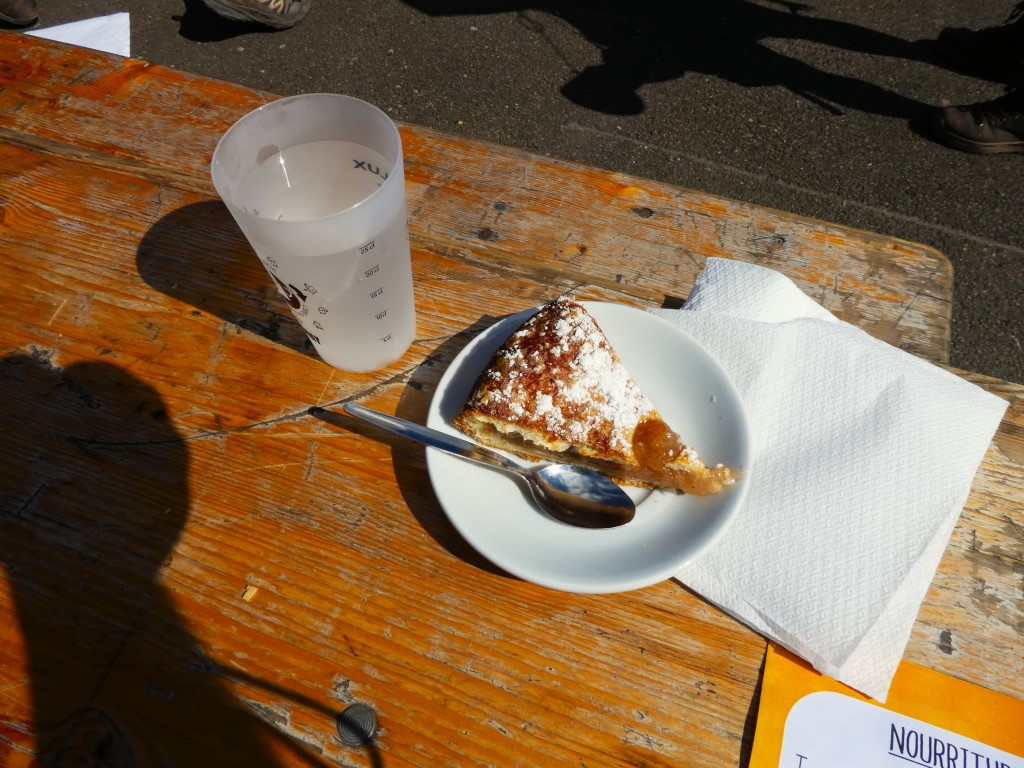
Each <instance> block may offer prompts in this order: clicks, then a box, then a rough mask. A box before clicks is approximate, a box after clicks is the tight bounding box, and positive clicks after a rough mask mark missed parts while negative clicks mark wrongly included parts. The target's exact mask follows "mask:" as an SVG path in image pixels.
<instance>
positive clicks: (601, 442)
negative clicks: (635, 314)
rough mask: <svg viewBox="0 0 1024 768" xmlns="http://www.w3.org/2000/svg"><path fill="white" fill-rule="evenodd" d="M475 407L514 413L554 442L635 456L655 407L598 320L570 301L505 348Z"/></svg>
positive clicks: (537, 318) (544, 313)
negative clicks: (638, 432)
mask: <svg viewBox="0 0 1024 768" xmlns="http://www.w3.org/2000/svg"><path fill="white" fill-rule="evenodd" d="M470 405H471V406H472V407H474V408H477V409H479V410H481V411H484V412H487V413H490V414H492V415H495V416H499V417H507V416H514V417H515V419H516V421H517V422H518V423H520V424H522V425H523V426H526V427H529V428H531V429H537V430H540V431H542V432H544V433H545V434H546V435H548V436H549V438H551V439H552V442H555V443H563V442H564V443H567V444H569V445H575V446H593V447H594V448H598V449H601V450H603V451H611V452H613V453H617V454H619V455H623V456H629V455H631V453H632V448H631V441H632V435H633V431H634V429H635V428H636V425H637V424H638V423H640V421H641V420H642V418H643V417H644V415H645V414H648V413H652V412H653V411H654V407H653V405H652V404H651V402H650V401H649V400H648V399H647V398H646V397H645V396H644V394H643V393H642V392H641V391H640V389H639V387H638V386H637V385H636V384H635V383H634V382H633V380H632V379H631V378H630V376H629V374H628V372H627V371H626V369H625V367H624V366H623V365H622V363H621V362H620V361H619V359H618V356H617V355H616V354H615V352H614V350H613V349H612V348H611V346H610V345H609V344H608V341H607V339H606V338H605V336H604V333H603V332H602V331H601V329H600V328H599V327H598V325H597V323H596V322H595V321H594V319H593V317H592V316H591V315H590V314H589V313H588V312H587V311H586V310H585V309H584V308H583V307H582V306H581V305H579V304H577V303H575V302H572V301H570V300H568V299H562V300H558V301H555V302H553V303H551V304H549V305H547V306H546V307H544V308H543V309H542V310H541V311H540V312H538V313H537V314H536V315H534V316H533V318H531V319H530V320H529V321H527V323H526V324H524V326H523V327H522V328H520V329H519V330H518V331H516V332H515V333H514V334H513V335H512V336H511V337H510V338H509V340H508V341H507V342H506V344H505V346H504V347H503V348H502V349H501V350H499V351H498V352H497V353H496V355H495V359H494V361H493V364H492V365H491V366H490V367H489V368H488V370H487V372H486V373H485V374H484V377H483V379H482V381H481V382H480V383H479V385H478V387H477V389H476V391H475V393H474V395H473V396H471V402H470Z"/></svg>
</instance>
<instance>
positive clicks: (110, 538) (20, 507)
mask: <svg viewBox="0 0 1024 768" xmlns="http://www.w3.org/2000/svg"><path fill="white" fill-rule="evenodd" d="M30 349H31V354H18V355H10V356H8V357H5V358H3V359H2V360H0V399H2V401H3V403H4V407H3V408H2V409H0V444H2V449H3V456H4V462H3V464H2V469H0V472H2V477H3V482H2V484H0V489H2V492H0V499H2V507H0V568H2V569H3V570H4V572H5V573H6V580H7V584H8V585H9V590H10V596H11V599H12V600H13V606H14V615H15V618H16V621H17V627H18V629H19V630H20V634H21V637H22V638H23V642H24V649H25V650H24V654H25V658H26V660H27V670H26V672H27V677H28V680H27V683H26V684H27V685H28V686H30V689H31V691H30V692H31V702H32V707H33V711H32V713H31V715H30V717H31V721H30V722H27V723H23V724H19V723H11V722H9V723H8V726H9V727H13V728H14V730H13V731H11V730H9V731H8V734H9V735H10V734H12V733H17V732H18V731H19V730H20V729H22V728H24V729H26V730H22V731H21V732H22V733H23V734H24V733H26V732H27V733H34V734H35V736H36V739H37V749H38V754H39V756H40V764H43V765H47V766H59V767H61V768H63V766H82V765H102V766H107V767H108V768H127V767H128V766H131V767H132V768H134V767H135V766H150V765H154V766H155V765H160V766H183V767H185V766H187V767H188V768H226V767H228V766H245V767H246V768H264V767H267V768H269V767H270V766H274V765H278V764H280V763H279V761H278V759H276V758H275V754H276V755H280V754H282V750H283V751H285V752H288V753H290V754H291V755H292V756H293V757H294V758H295V759H294V760H293V761H291V762H290V764H307V765H325V764H327V762H326V761H325V760H324V759H323V758H322V757H320V756H319V755H316V754H314V753H313V752H312V751H311V750H310V749H309V748H308V747H306V746H305V745H303V744H300V743H298V742H296V741H294V740H292V739H291V738H290V737H289V736H288V735H286V734H285V733H283V732H282V731H281V730H279V729H278V728H275V727H273V726H272V725H270V724H268V723H267V722H264V720H263V719H261V718H259V717H257V715H256V714H254V712H253V711H252V710H251V709H248V708H247V707H246V706H245V705H243V703H242V702H241V701H240V700H239V699H238V698H237V697H236V696H235V695H234V694H233V693H232V692H231V691H230V690H229V688H228V686H227V680H228V679H229V678H231V679H235V680H237V681H239V682H241V683H242V684H245V685H248V686H250V687H258V688H260V689H262V690H263V691H264V692H265V693H269V694H270V696H271V697H273V700H275V701H280V702H281V703H282V706H289V707H292V706H294V707H305V708H313V711H318V710H319V713H320V714H321V715H322V716H323V717H324V718H325V721H326V722H327V723H332V722H333V720H332V718H333V717H334V716H335V715H336V713H334V712H327V711H324V710H323V708H322V707H319V706H318V705H317V704H316V703H315V702H310V701H307V700H304V699H303V698H302V697H301V696H296V695H295V694H293V693H291V692H289V691H287V690H286V689H284V688H281V687H279V686H277V685H276V684H274V683H270V682H267V681H263V680H259V679H256V678H253V677H251V676H247V675H245V674H244V673H238V672H232V671H231V670H228V669H224V668H223V667H221V666H220V665H219V664H218V663H217V661H216V660H215V659H211V658H209V657H208V656H207V655H206V653H205V652H204V650H203V648H202V646H201V644H200V642H199V641H198V639H197V638H196V637H195V636H194V635H193V634H192V633H191V632H190V631H189V628H188V627H187V626H186V625H185V623H184V621H183V618H182V617H181V615H179V613H178V611H177V609H176V607H175V598H174V597H173V596H172V594H171V593H170V592H169V591H168V590H167V588H166V587H165V586H164V585H163V584H162V583H161V581H160V576H161V572H162V571H163V570H164V569H165V567H166V566H168V564H169V563H170V562H171V561H172V559H173V558H174V556H175V546H176V544H177V542H178V539H179V537H180V536H181V533H182V530H183V529H184V527H185V523H186V519H187V516H188V514H189V504H190V489H189V449H188V443H187V441H186V440H184V439H183V438H182V436H181V435H180V434H179V433H178V432H177V430H176V429H175V428H174V426H173V425H172V424H171V423H170V421H169V420H168V416H167V413H166V411H165V407H164V404H163V402H162V400H161V397H160V396H159V394H158V393H157V392H156V391H155V390H154V389H152V388H151V387H150V386H149V385H147V384H146V383H145V382H143V381H141V380H140V379H138V378H136V377H135V376H133V375H132V374H131V373H129V372H128V371H125V370H123V369H121V368H119V367H117V366H114V365H111V364H107V363H103V362H82V363H75V364H73V365H70V366H68V367H62V366H61V365H60V364H59V360H58V359H57V356H56V355H54V353H53V352H52V351H48V350H45V349H43V348H41V347H31V348H30ZM15 653H16V656H15V657H16V658H20V653H19V652H15ZM10 716H11V714H9V717H10ZM16 738H17V737H16ZM22 738H27V737H24V736H23V737H22ZM22 746H24V747H25V748H29V747H31V746H32V744H31V742H27V743H25V744H23V745H22ZM371 746H372V745H371ZM371 758H372V759H373V764H375V765H379V764H380V763H379V756H377V755H376V753H375V750H374V751H371Z"/></svg>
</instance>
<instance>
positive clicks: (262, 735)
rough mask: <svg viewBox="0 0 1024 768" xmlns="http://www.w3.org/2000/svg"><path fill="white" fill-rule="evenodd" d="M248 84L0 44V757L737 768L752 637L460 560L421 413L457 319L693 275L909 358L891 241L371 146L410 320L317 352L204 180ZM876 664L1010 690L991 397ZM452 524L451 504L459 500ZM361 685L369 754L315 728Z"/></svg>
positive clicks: (754, 692) (921, 326)
mask: <svg viewBox="0 0 1024 768" xmlns="http://www.w3.org/2000/svg"><path fill="white" fill-rule="evenodd" d="M269 98H272V97H270V96H269V95H268V94H259V93H254V92H252V91H249V90H246V89H243V88H240V87H237V86H233V85H229V84H226V83H219V82H215V81H210V80H206V79H203V78H196V77H192V76H189V75H186V74H183V73H180V72H175V71H169V70H163V69H161V68H159V67H154V66H151V65H148V64H145V63H143V62H138V61H133V60H123V59H118V58H116V57H107V56H103V55H101V54H95V53H91V52H84V51H80V50H76V49H72V48H69V47H65V46H62V45H59V44H51V43H46V42H44V41H38V40H32V39H29V38H24V37H19V36H14V35H9V34H0V180H2V184H0V249H2V253H3V265H2V267H0V290H2V291H3V295H4V297H5V301H4V305H3V310H2V312H3V323H2V324H0V344H2V352H3V357H4V359H3V360H2V361H0V398H2V399H3V408H2V410H0V414H2V415H0V440H2V442H3V455H4V457H5V460H4V461H3V462H2V463H0V478H2V479H0V489H2V499H3V506H2V514H0V572H2V578H0V616H2V617H3V620H2V621H0V764H3V765H5V766H36V765H43V764H47V762H49V763H50V764H56V765H79V764H92V763H90V762H88V761H89V760H92V761H94V762H95V760H96V759H97V756H102V758H103V760H105V762H104V763H103V764H105V765H112V766H129V765H146V766H148V765H174V766H199V767H200V768H202V767H203V766H234V765H239V766H241V765H245V766H271V765H274V766H277V765H280V766H303V765H343V766H364V765H375V766H376V765H382V766H389V767H391V766H394V767H396V768H397V767H400V766H432V767H433V766H469V765H474V766H475V765H481V766H485V765H494V766H540V765H571V766H588V767H589V768H595V767H596V766H623V765H635V766H670V765H671V766H678V765H688V766H689V765H693V766H696V765H706V766H728V765H744V764H745V763H746V759H747V755H748V753H749V749H750V744H751V740H752V737H753V731H754V724H755V716H756V706H757V699H758V691H759V675H760V668H761V664H762V661H763V656H764V648H765V641H764V639H763V638H762V637H760V636H758V635H756V634H755V633H753V632H751V631H750V630H748V629H746V628H745V627H744V626H743V625H741V624H739V623H737V622H736V621H734V620H733V619H731V618H730V617H728V616H726V615H725V614H723V613H722V612H720V611H718V610H717V609H716V608H715V607H714V606H712V605H710V604H708V603H707V602H706V601H704V600H702V599H701V598H700V597H699V596H697V595H695V594H693V593H691V592H689V591H687V590H686V589H685V588H683V587H681V586H680V585H679V584H678V583H675V582H671V581H668V582H664V583H661V584H658V585H655V586H653V587H649V588H646V589H643V590H637V591H634V592H628V593H623V594H616V595H573V594H566V593H561V592H556V591H552V590H548V589H544V588H541V587H537V586H534V585H531V584H528V583H525V582H523V581H520V580H518V579H515V578H512V577H510V576H509V575H507V574H505V573H503V572H501V571H499V570H498V569H496V568H495V567H494V566H493V565H491V564H490V563H489V562H488V561H487V560H485V559H484V558H482V557H481V556H480V555H479V554H477V553H476V552H475V551H474V550H472V548H470V547H469V545H468V544H467V543H466V542H465V541H463V540H462V539H461V538H460V537H459V535H458V534H457V533H456V531H455V530H454V529H453V528H452V526H451V524H450V523H449V522H448V521H447V518H446V517H445V516H444V514H443V512H442V510H441V508H440V506H439V504H438V502H437V499H436V498H435V496H434V494H433V491H432V489H431V486H430V482H429V479H428V477H427V473H426V470H425V461H424V452H423V450H422V449H420V448H417V447H415V446H411V445H408V444H404V443H401V442H399V441H397V439H392V438H390V437H388V436H386V435H385V434H383V433H381V432H379V431H377V430H374V429H372V428H369V427H364V426H361V425H359V424H356V423H354V422H352V421H351V420H349V419H346V418H345V417H342V416H339V417H338V418H337V419H336V420H332V421H331V422H330V423H329V422H327V421H325V420H324V419H322V418H317V417H315V416H313V415H311V414H310V413H309V409H310V407H311V406H322V407H327V408H332V409H334V410H338V409H339V406H340V404H341V403H343V402H345V401H347V400H359V401H360V402H362V403H364V404H366V405H368V406H370V407H374V408H378V409H380V410H384V411H388V412H394V413H397V414H398V415H400V416H403V417H406V418H409V419H413V420H416V421H420V422H422V421H424V420H425V416H426V409H427V406H428V404H429V402H430V399H431V396H432V393H433V391H434V388H435V387H436V385H437V383H438V381H439V378H440V376H441V375H442V374H443V372H444V371H445V369H446V366H447V365H448V364H449V363H450V362H451V360H452V359H453V358H454V356H455V355H456V354H458V352H459V351H460V350H461V349H462V348H463V347H464V346H465V344H466V343H468V341H469V340H470V339H471V338H473V336H474V335H475V334H476V333H478V332H479V331H480V330H482V329H483V328H485V327H486V326H487V325H489V324H490V323H491V322H493V321H494V320H495V319H497V318H499V317H501V316H504V315H506V314H508V313H512V312H516V311H519V310H521V309H524V308H527V307H530V306H534V305H536V304H538V303H540V302H542V301H544V300H547V299H550V298H552V297H554V296H556V295H558V294H561V293H564V292H568V291H573V292H575V293H577V294H578V295H579V296H580V297H581V298H589V299H601V300H608V301H617V302H623V303H628V304H632V305H635V306H640V307H650V306H658V305H663V304H668V305H674V304H676V303H678V302H679V301H680V300H682V299H684V298H685V296H686V295H687V293H688V291H689V289H690V288H691V286H692V284H693V280H694V278H695V277H696V275H697V273H698V272H699V271H700V268H701V264H702V263H703V260H704V259H705V258H706V257H707V256H710V255H721V256H728V257H732V258H741V259H745V260H749V261H755V262H757V263H762V264H767V265H769V266H772V267H773V268H776V269H779V270H780V271H782V272H784V273H786V274H789V275H791V276H792V277H794V278H795V279H796V280H797V281H798V282H799V283H800V285H801V286H802V287H804V289H805V290H807V291H808V292H809V293H810V295H812V296H813V297H814V298H816V299H818V300H819V301H821V302H822V303H823V304H824V305H825V306H826V307H828V308H829V309H831V310H832V311H834V312H835V313H836V314H838V315H839V316H840V317H842V318H844V319H846V320H849V321H851V322H854V323H856V324H858V325H860V326H861V327H864V328H865V329H867V330H868V331H869V332H871V333H873V334H875V335H876V336H878V337H879V338H882V339H884V340H886V341H889V342H890V343H893V344H895V345H897V346H900V347H903V348H905V349H908V350H911V351H913V352H915V353H917V354H919V355H921V356H924V357H927V358H929V359H931V360H933V361H936V362H943V361H944V360H945V359H946V356H945V355H946V346H947V341H948V321H949V292H950V283H951V274H950V270H949V266H948V263H947V262H946V261H945V259H944V258H943V257H942V256H941V255H939V254H937V253H935V252H934V251H931V250H929V249H928V248H925V247H923V246H918V245H915V244H912V243H906V242H901V241H894V240H891V239H887V238H884V237H881V236H877V235H873V234H870V233H865V232H857V231H851V230H847V229H844V228H841V227H837V226H834V225H829V224H825V223H822V222H815V221H808V220H805V219H799V218H795V217H792V216H789V215H787V214H785V213H781V212H776V211H769V210H765V209H761V208H756V207H753V206H748V205H744V204H742V203H739V202H735V201H729V200H722V199H718V198H711V197H709V196H706V195H702V194H701V193H699V192H695V191H692V190H685V189H679V188H674V187H669V186H666V185H662V184H655V183H652V182H647V181H644V180H642V179H637V178H631V177H626V176H623V175H621V174H613V173H606V172H603V171H599V170H596V169H590V168H581V167H577V166H570V165H566V164H564V163H558V162H554V161H551V160H547V159H544V158H541V157H537V156H532V155H525V154H522V153H519V152H515V151H512V150H508V149H505V148H501V147H496V146H493V145H483V144H478V143H472V142H465V141H462V140H459V139H457V138H455V137H451V136H445V135H442V134H437V133H434V132H431V131H427V130H424V129H421V128H417V127H414V126H403V127H402V131H403V141H404V143H405V152H406V156H407V157H406V161H407V170H406V173H407V188H408V194H409V204H410V230H411V234H412V241H413V260H414V273H415V274H414V276H415V280H416V285H417V311H418V333H417V338H416V340H415V342H414V343H413V345H412V347H411V348H410V349H409V351H408V352H407V353H406V354H405V355H404V356H403V357H402V359H401V360H399V361H398V362H397V363H395V364H394V365H393V366H391V367H389V368H388V369H385V370H382V371H377V372H373V373H368V374H348V373H342V372H340V371H337V370H335V369H333V368H330V367H329V366H327V365H325V364H323V363H322V362H320V361H319V359H318V358H317V357H316V355H315V353H314V352H313V351H312V349H311V346H310V344H309V342H308V341H307V340H306V337H305V335H304V334H303V333H302V331H301V328H300V327H299V326H298V325H297V324H296V323H295V321H294V320H293V319H292V318H291V315H290V314H288V313H287V311H286V305H285V304H284V302H283V301H282V300H280V299H279V298H278V296H277V294H276V292H275V290H274V289H273V287H272V285H271V284H270V282H269V279H268V278H267V276H266V273H265V272H264V271H263V268H262V267H261V266H260V264H259V262H258V261H257V260H256V258H255V257H254V256H253V254H252V252H251V250H250V248H249V246H248V245H247V243H246V242H245V240H244V238H243V237H242V235H241V234H240V232H239V231H238V229H237V227H236V226H235V224H234V222H233V221H232V220H231V217H230V215H229V214H228V213H227V211H226V209H225V208H224V206H223V205H222V204H221V203H220V202H219V201H218V200H217V198H216V196H215V194H214V193H213V190H212V186H211V184H210V182H209V176H208V163H209V158H210V155H211V154H212V151H213V148H214V146H215V145H216V141H217V139H218V138H219V136H220V135H221V134H222V133H223V131H224V130H225V129H226V128H227V127H228V126H229V125H230V124H231V123H232V122H233V121H234V120H235V119H237V118H238V117H240V116H241V115H242V114H244V113H245V112H246V111H248V110H249V109H251V108H252V107H254V106H257V105H258V104H260V103H263V102H265V101H266V100H268V99H269ZM963 375H967V376H968V378H971V379H972V380H974V381H975V382H976V383H978V384H980V385H981V386H984V387H986V388H989V389H992V390H993V391H996V392H998V393H1000V394H1001V395H1002V396H1004V397H1007V398H1008V399H1010V400H1011V408H1010V410H1009V412H1008V414H1007V417H1006V419H1005V420H1004V422H1003V425H1002V427H1001V429H1000V431H999V433H998V435H997V436H996V439H995V440H994V442H993V445H992V447H991V448H990V450H989V452H988V455H987V456H986V459H985V461H984V463H983V465H982V467H981V468H980V470H979V473H978V476H977V481H976V483H975V487H974V490H973V492H972V494H971V497H970V500H969V501H968V504H967V507H966V509H965V510H964V513H963V515H962V517H961V520H960V523H959V525H958V526H957V529H956V531H955V532H954V535H953V537H952V539H951V542H950V545H949V547H948V548H947V552H946V555H945V557H944V559H943V561H942V564H941V566H940V568H939V571H938V573H937V575H936V577H935V580H934V582H933V584H932V587H931V590H930V591H929V593H928V595H927V597H926V599H925V602H924V604H923V605H922V608H921V612H920V615H919V618H918V622H917V625H916V627H915V630H914V634H913V637H912V639H911V642H910V644H909V646H908V648H907V653H906V658H908V659H910V660H913V661H916V662H918V663H921V664H924V665H926V666H929V667H932V668H935V669H939V670H942V671H944V672H948V673H950V674H954V675H958V676H961V677H964V678H966V679H969V680H972V681H975V682H978V683H981V684H984V685H986V686H988V687H991V688H993V689H995V690H999V691H1003V692H1006V693H1008V694H1010V695H1013V696H1016V697H1018V698H1024V659H1022V651H1021V647H1022V646H1021V628H1022V609H1024V564H1022V559H1021V558H1022V555H1021V553H1022V550H1024V546H1022V544H1024V517H1022V504H1024V480H1022V472H1021V468H1022V462H1024V388H1022V387H1019V386H1016V385H1011V384H1006V383H1004V382H999V381H995V380H990V379H985V378H983V377H976V376H971V375H969V374H963ZM481 513H484V514H485V513H486V509H485V507H484V508H482V509H481ZM355 701H363V702H367V703H369V704H370V705H371V706H372V707H373V708H374V710H375V711H376V713H377V716H378V718H379V724H380V730H379V732H378V734H377V738H376V740H375V741H374V742H373V743H371V744H367V745H364V746H362V747H357V748H351V747H347V746H345V745H344V744H342V742H341V741H340V740H339V739H338V737H337V735H336V733H335V725H334V718H335V716H336V715H337V713H338V712H339V711H341V710H342V709H343V708H344V707H345V706H346V705H348V704H350V703H352V702H355Z"/></svg>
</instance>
